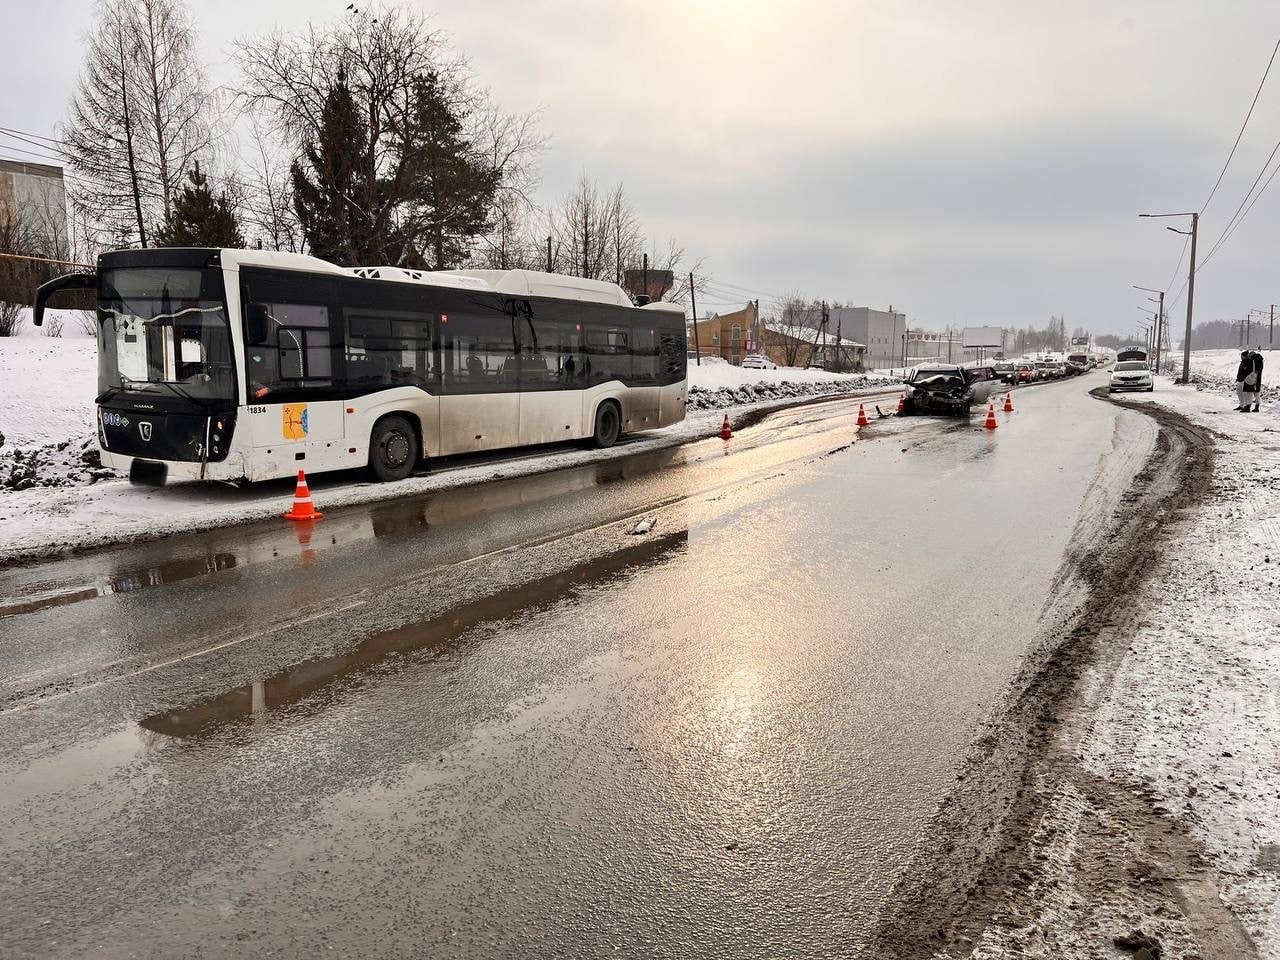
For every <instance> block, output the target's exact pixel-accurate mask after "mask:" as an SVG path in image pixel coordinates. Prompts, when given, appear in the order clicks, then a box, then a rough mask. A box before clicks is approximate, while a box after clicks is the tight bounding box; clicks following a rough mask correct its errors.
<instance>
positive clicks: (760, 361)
mask: <svg viewBox="0 0 1280 960" xmlns="http://www.w3.org/2000/svg"><path fill="white" fill-rule="evenodd" d="M742 369H743V370H777V369H778V365H777V364H776V363H774V362H773V361H772V360H770V359H769V358H768V357H765V356H761V355H760V354H758V353H753V354H751V355H750V356H746V357H743V358H742Z"/></svg>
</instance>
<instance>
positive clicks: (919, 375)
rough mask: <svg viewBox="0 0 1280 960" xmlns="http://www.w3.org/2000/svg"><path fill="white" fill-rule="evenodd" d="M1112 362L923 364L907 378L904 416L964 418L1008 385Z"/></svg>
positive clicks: (1079, 358) (1083, 357)
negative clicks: (934, 415)
mask: <svg viewBox="0 0 1280 960" xmlns="http://www.w3.org/2000/svg"><path fill="white" fill-rule="evenodd" d="M1110 362H1111V361H1110V360H1109V359H1107V358H1104V357H1094V356H1090V355H1088V354H1078V355H1076V354H1073V355H1072V356H1069V357H1066V358H1058V357H1037V358H1035V359H1032V358H1030V357H1025V358H1023V359H1020V360H993V361H992V362H990V363H971V364H963V365H961V364H954V363H922V364H920V365H919V366H917V367H913V368H912V369H911V370H909V371H908V372H907V375H906V377H904V378H903V382H902V386H903V410H902V412H903V413H906V414H912V413H947V414H952V415H956V416H963V415H965V414H967V413H968V412H969V408H970V407H972V406H974V405H975V404H983V403H987V402H989V401H990V400H991V398H992V396H993V395H994V394H996V393H999V392H1000V391H1001V389H1002V387H1003V386H1004V385H1006V384H1008V385H1013V384H1019V383H1033V382H1035V381H1037V380H1057V379H1059V378H1061V377H1076V376H1079V375H1080V374H1082V373H1088V372H1089V371H1090V370H1092V369H1093V368H1094V367H1104V366H1106V365H1107V364H1108V363H1110Z"/></svg>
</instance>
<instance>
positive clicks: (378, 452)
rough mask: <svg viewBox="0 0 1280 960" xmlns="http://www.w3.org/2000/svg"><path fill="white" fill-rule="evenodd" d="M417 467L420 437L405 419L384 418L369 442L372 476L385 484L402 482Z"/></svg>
mask: <svg viewBox="0 0 1280 960" xmlns="http://www.w3.org/2000/svg"><path fill="white" fill-rule="evenodd" d="M417 463H418V435H417V434H416V433H415V432H414V430H413V427H412V426H410V424H409V421H408V420H406V419H405V418H404V417H383V418H382V419H381V420H379V421H378V422H377V423H376V424H374V426H373V435H372V436H371V437H370V438H369V472H370V473H372V474H373V476H374V477H375V478H376V479H378V480H381V481H383V482H387V481H390V480H403V479H404V478H405V477H407V476H408V475H409V474H411V473H412V472H413V468H414V467H415V466H416V465H417Z"/></svg>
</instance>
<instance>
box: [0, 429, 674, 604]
mask: <svg viewBox="0 0 1280 960" xmlns="http://www.w3.org/2000/svg"><path fill="white" fill-rule="evenodd" d="M685 463H686V458H685V451H684V449H683V448H680V447H675V448H669V449H666V450H657V451H651V452H648V453H637V454H632V455H630V456H625V457H618V458H616V459H613V460H604V461H601V462H598V463H592V464H586V465H583V466H580V467H573V468H570V469H566V470H556V471H553V472H548V473H543V474H535V475H533V476H527V477H513V478H511V479H508V480H493V481H489V482H487V483H483V484H478V485H475V486H467V487H457V488H455V489H452V490H442V491H436V492H432V493H429V494H425V495H422V496H417V497H412V498H407V499H405V500H397V501H392V502H388V503H378V504H371V505H360V506H353V507H340V508H337V509H334V510H331V511H329V516H328V517H327V518H326V519H325V520H323V521H320V522H319V523H285V522H284V521H281V525H280V526H278V527H269V528H266V529H262V528H257V529H255V528H253V527H248V528H242V529H241V530H239V531H237V532H235V533H227V534H223V535H221V536H220V537H217V536H215V538H214V539H218V540H220V542H219V543H218V544H217V547H216V548H215V549H214V550H212V551H210V547H209V541H210V539H211V538H210V537H209V536H208V535H207V534H205V535H202V536H201V537H200V542H199V546H200V552H199V553H198V554H189V555H186V556H176V557H173V558H171V559H167V560H164V561H163V562H160V563H153V564H148V565H145V566H144V565H130V564H129V563H128V562H127V561H125V562H123V563H122V565H121V568H120V569H119V570H111V571H109V572H108V573H107V574H106V575H105V576H104V577H101V578H99V579H96V580H94V581H92V582H85V580H84V579H76V580H61V581H42V582H37V583H33V584H30V585H28V586H27V587H26V588H25V590H24V591H23V592H22V593H20V594H19V595H18V596H17V597H11V598H6V599H4V600H3V601H0V618H4V617H13V616H21V615H23V614H29V613H36V612H39V611H41V610H45V609H48V608H51V607H62V606H68V605H70V604H74V603H81V602H83V601H86V600H95V599H98V598H100V597H107V596H112V595H114V594H119V593H133V592H136V591H139V590H146V589H149V588H152V587H159V586H165V585H171V584H174V583H180V582H182V581H184V580H190V579H193V578H196V577H202V576H208V575H210V574H215V573H219V572H222V571H224V570H231V569H234V568H236V567H242V566H245V565H248V564H252V563H258V562H263V561H270V560H274V559H277V558H279V557H281V556H286V557H287V556H294V557H297V558H298V560H299V562H301V563H303V564H310V563H313V562H314V561H315V559H316V558H317V556H318V554H319V553H320V552H321V551H323V550H326V549H329V548H330V547H336V546H342V545H345V544H350V543H355V542H359V541H362V540H368V539H370V538H378V539H383V538H396V537H409V536H418V535H420V534H421V533H422V532H423V531H424V530H427V529H429V528H432V527H445V526H450V525H455V524H459V523H463V522H466V521H468V520H470V519H472V518H473V517H476V516H478V515H481V514H488V513H492V512H494V511H498V510H504V509H509V508H511V507H516V506H520V505H523V504H531V503H538V502H541V501H544V500H549V499H551V498H553V497H557V496H561V495H563V494H567V493H573V492H575V491H578V490H585V489H588V488H590V487H595V486H604V485H606V484H610V483H617V482H620V481H624V480H630V479H633V478H636V477H640V476H644V475H646V474H650V473H657V472H659V471H662V470H666V469H669V468H671V467H678V466H681V465H683V464H685ZM175 542H180V539H176V540H175ZM144 550H145V551H147V552H150V551H154V550H155V547H154V546H153V547H150V548H144ZM127 552H132V553H134V554H135V555H136V554H137V553H138V552H139V551H137V550H136V549H135V550H133V551H127Z"/></svg>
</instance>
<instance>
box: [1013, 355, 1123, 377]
mask: <svg viewBox="0 0 1280 960" xmlns="http://www.w3.org/2000/svg"><path fill="white" fill-rule="evenodd" d="M1107 363H1108V361H1107V360H1106V359H1105V358H1103V357H1096V356H1091V355H1089V354H1084V353H1078V354H1072V355H1071V356H1068V357H1047V356H1042V357H1022V358H1020V359H1018V360H996V361H994V362H993V363H992V364H991V365H992V366H993V367H994V368H995V370H996V373H997V374H999V376H1000V379H1001V380H1003V381H1004V382H1005V383H1035V382H1036V381H1038V380H1059V379H1061V378H1063V377H1078V376H1080V374H1082V373H1088V372H1089V371H1090V370H1092V369H1094V368H1095V367H1102V366H1106V364H1107Z"/></svg>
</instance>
